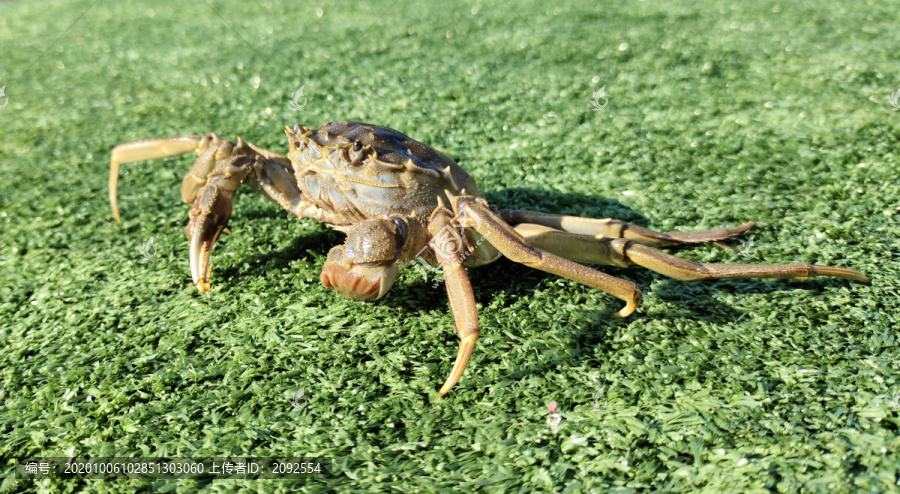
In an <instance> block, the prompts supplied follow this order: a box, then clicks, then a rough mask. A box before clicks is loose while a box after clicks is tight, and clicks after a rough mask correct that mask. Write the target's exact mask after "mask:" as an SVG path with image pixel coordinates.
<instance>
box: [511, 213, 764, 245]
mask: <svg viewBox="0 0 900 494" xmlns="http://www.w3.org/2000/svg"><path fill="white" fill-rule="evenodd" d="M500 217H501V218H503V221H505V222H507V223H509V224H510V225H513V226H516V225H519V224H521V223H531V224H535V225H541V226H546V227H550V228H553V229H556V230H562V231H564V232H568V233H577V234H580V235H591V236H600V237H609V238H625V239H628V240H634V241H635V242H638V243H640V244H644V245H648V246H650V247H669V246H673V245H686V244H697V243H703V242H718V241H721V240H727V239H729V238H732V237H736V236H738V235H740V234H742V233H744V232H746V231H747V230H749V229H750V228H752V227H753V225H754V224H755V223H754V222H752V221H749V222H747V223H744V224H743V225H740V226H736V227H733V228H717V229H715V230H698V231H693V232H668V233H660V232H655V231H653V230H648V229H646V228H642V227H640V226H637V225H632V224H631V223H625V222H624V221H620V220H614V219H611V218H606V219H596V218H582V217H580V216H562V215H558V214H549V213H540V212H537V211H525V210H515V209H504V210H502V211H500Z"/></svg>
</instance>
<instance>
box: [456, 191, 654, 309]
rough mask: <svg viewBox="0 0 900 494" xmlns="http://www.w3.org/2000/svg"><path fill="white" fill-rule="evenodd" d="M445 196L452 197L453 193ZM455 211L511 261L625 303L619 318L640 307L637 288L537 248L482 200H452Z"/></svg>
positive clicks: (457, 198)
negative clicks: (594, 289)
mask: <svg viewBox="0 0 900 494" xmlns="http://www.w3.org/2000/svg"><path fill="white" fill-rule="evenodd" d="M445 193H446V194H447V195H448V196H451V194H450V192H445ZM453 208H454V210H456V211H457V213H464V214H465V215H466V216H467V217H469V224H467V225H466V226H469V227H472V228H474V229H475V230H476V231H477V232H478V233H480V234H481V235H483V236H484V238H485V239H487V241H488V242H490V243H491V245H493V246H494V247H496V248H497V250H499V251H500V252H501V253H502V254H503V255H504V256H506V257H508V258H509V259H510V260H512V261H514V262H518V263H521V264H525V265H527V266H531V267H533V268H536V269H540V270H541V271H546V272H548V273H553V274H555V275H557V276H562V277H564V278H568V279H570V280H574V281H577V282H578V283H581V284H583V285H587V286H589V287H592V288H596V289H598V290H602V291H604V292H606V293H608V294H610V295H612V296H613V297H616V298H618V299H620V300H623V301H625V307H623V308H622V309H621V310H620V311H619V312H618V313H616V317H626V316H629V315H631V314H632V313H633V312H634V311H635V309H637V306H638V304H640V303H641V290H640V289H639V288H638V286H637V285H636V284H634V283H632V282H630V281H626V280H622V279H619V278H615V277H613V276H610V275H608V274H605V273H601V272H599V271H595V270H593V269H591V268H589V267H587V266H582V265H581V264H578V263H576V262H573V261H570V260H568V259H564V258H562V257H559V256H556V255H553V254H551V253H549V252H544V251H542V250H540V249H537V248H535V247H534V246H532V245H531V244H530V243H529V242H528V241H527V240H526V239H525V238H524V237H523V236H522V235H520V234H519V233H518V232H516V230H515V229H514V228H513V227H511V226H509V225H508V224H507V223H506V222H504V221H503V220H502V219H501V218H500V217H499V216H498V215H497V214H496V213H494V212H492V211H491V210H490V208H489V207H488V206H487V203H486V202H484V200H483V199H476V198H474V197H472V196H456V197H453Z"/></svg>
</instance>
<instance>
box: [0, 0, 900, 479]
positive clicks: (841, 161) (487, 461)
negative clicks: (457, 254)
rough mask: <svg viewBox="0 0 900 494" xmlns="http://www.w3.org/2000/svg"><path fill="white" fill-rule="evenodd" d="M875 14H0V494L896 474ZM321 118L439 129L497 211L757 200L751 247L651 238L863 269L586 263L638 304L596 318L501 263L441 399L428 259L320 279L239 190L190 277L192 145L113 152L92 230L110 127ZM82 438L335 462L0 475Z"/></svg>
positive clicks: (107, 445) (759, 8) (627, 216)
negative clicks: (825, 271) (780, 272)
mask: <svg viewBox="0 0 900 494" xmlns="http://www.w3.org/2000/svg"><path fill="white" fill-rule="evenodd" d="M872 3H873V2H869V4H862V3H858V4H853V5H852V6H850V3H849V2H848V3H847V4H846V5H845V6H841V5H839V4H823V5H818V4H816V5H813V4H812V3H808V2H805V1H790V0H789V1H787V2H784V1H779V2H770V1H763V2H740V3H737V4H734V5H725V4H723V3H722V2H713V1H707V0H698V1H693V0H690V1H680V0H676V1H675V2H669V3H665V4H664V3H661V2H639V3H634V2H628V3H625V2H622V3H617V4H615V5H598V4H594V3H592V2H584V3H583V4H577V5H576V4H572V5H555V6H552V5H548V4H545V3H544V2H536V1H535V2H516V3H505V2H500V3H498V4H492V5H485V4H479V3H474V4H473V3H470V4H455V3H452V2H441V3H434V4H431V5H424V6H423V5H422V4H420V3H418V2H413V1H409V0H399V1H397V2H393V3H392V2H390V1H384V2H381V1H379V2H353V3H337V4H330V3H321V4H315V3H309V2H279V1H277V0H265V1H261V2H249V3H245V2H236V1H233V2H218V1H217V2H212V3H209V4H207V3H205V2H189V3H184V2H174V1H160V2H153V3H152V4H151V3H142V2H127V1H126V2H115V3H113V2H109V1H105V0H101V1H96V2H94V1H71V2H62V1H34V2H10V3H2V4H0V53H2V54H3V59H4V63H3V67H2V69H0V86H3V85H5V86H6V88H5V97H0V105H2V104H4V101H6V103H7V106H6V107H5V108H3V109H2V110H0V125H2V129H3V139H0V152H2V156H3V159H2V161H0V176H2V177H3V183H2V185H0V266H2V269H0V348H2V352H0V388H2V390H3V391H2V393H3V394H4V396H3V397H2V398H0V458H2V462H3V465H2V466H0V469H2V470H0V472H2V473H0V475H2V476H3V479H2V483H0V490H2V491H3V492H10V491H29V492H56V491H76V490H79V491H86V492H106V491H108V490H114V491H120V492H127V491H131V490H133V489H135V488H142V487H154V488H160V489H168V490H172V489H174V490H177V491H190V490H193V489H196V488H200V487H203V488H206V489H207V490H209V491H213V492H218V491H232V490H238V489H247V490H251V491H252V490H276V491H281V490H289V489H291V490H293V489H299V490H303V491H309V492H323V491H328V490H332V489H339V490H341V491H347V492H349V491H357V492H376V491H400V492H413V491H421V492H430V491H454V490H459V491H471V490H484V491H489V492H529V491H532V490H534V491H548V492H549V491H552V492H606V491H611V492H632V491H643V490H663V491H681V492H737V491H740V492H764V491H778V492H796V491H804V492H850V491H886V490H893V491H897V490H898V487H897V482H898V475H900V461H898V459H897V458H898V456H897V450H898V447H900V439H898V414H900V404H898V403H897V402H898V401H900V395H898V393H900V371H898V348H897V345H898V337H897V328H898V319H900V316H898V306H900V304H898V288H900V283H898V281H897V279H898V278H897V277H898V266H900V254H898V249H900V226H898V224H897V217H898V214H900V207H898V197H900V194H898V192H900V187H898V185H897V179H898V169H897V166H898V156H897V154H896V152H895V149H896V146H897V142H898V139H900V124H898V122H900V112H894V111H892V105H891V102H890V97H891V94H892V93H893V92H894V91H896V90H897V89H898V86H900V71H898V64H897V60H896V47H897V46H898V43H900V35H898V31H897V30H896V25H897V24H898V13H897V12H898V10H897V9H896V8H895V6H891V5H885V4H882V3H878V4H877V5H872ZM301 86H302V87H303V88H304V93H303V96H302V97H300V98H298V99H297V103H298V106H302V109H300V110H299V111H297V110H294V109H292V107H291V106H290V105H289V103H290V102H291V101H292V94H294V93H295V92H296V91H297V90H298V89H299V88H300V87H301ZM601 88H604V93H603V94H598V90H600V89H601ZM595 95H597V96H596V97H595ZM4 98H8V100H5V99H4ZM591 100H593V101H594V103H595V104H596V106H598V107H599V106H603V105H605V106H603V108H602V109H601V110H598V111H595V105H594V104H592V103H591ZM338 119H355V120H362V121H367V122H371V123H375V124H380V125H387V126H390V127H393V128H396V129H399V130H401V131H404V132H406V133H408V134H409V135H410V136H411V137H413V138H415V139H417V140H420V141H423V142H425V143H428V144H431V145H433V146H437V147H439V148H441V149H443V150H445V151H446V152H447V153H448V154H449V155H450V156H451V157H453V158H454V159H456V160H457V161H458V162H459V163H460V164H461V165H462V166H463V167H464V168H466V169H467V170H468V171H469V172H470V173H471V174H472V175H473V176H474V177H475V178H476V180H477V181H478V183H479V185H480V187H481V189H482V190H484V191H486V195H487V198H488V200H489V201H491V202H492V203H494V204H496V205H499V206H501V207H516V208H523V209H537V210H542V211H548V212H555V213H566V214H576V215H584V216H592V217H609V216H612V217H618V218H620V219H624V220H628V221H633V222H636V223H638V224H640V225H642V226H646V227H650V228H654V229H658V230H661V231H671V230H691V229H701V228H702V229H708V228H717V227H722V226H730V225H736V224H740V223H742V222H744V221H746V220H749V219H752V220H755V221H757V223H758V226H757V227H756V228H755V229H754V230H752V231H751V232H750V235H752V239H753V244H752V248H750V249H748V250H747V257H752V258H754V259H747V258H745V257H744V256H742V255H739V254H737V253H735V252H731V251H728V250H724V249H721V248H718V247H715V246H702V247H698V248H693V249H688V250H681V251H679V252H678V255H680V256H683V257H686V258H689V259H693V260H698V261H703V262H752V261H753V260H755V261H756V262H768V263H790V262H810V263H817V264H830V265H837V266H846V267H853V268H855V269H858V270H860V271H862V272H864V273H866V274H867V275H869V276H870V277H871V279H872V282H873V283H872V286H863V285H861V284H857V283H852V282H849V281H847V280H833V279H814V280H810V281H783V280H774V281H772V280H732V281H717V282H690V283H689V282H679V281H674V280H669V279H667V278H665V277H663V276H660V275H657V274H655V273H651V272H648V271H644V270H641V269H637V268H635V269H627V270H626V269H615V268H603V270H604V271H605V272H607V273H610V274H613V275H615V276H620V277H623V278H626V279H629V280H632V281H635V282H636V283H638V284H639V285H640V286H641V287H642V288H643V289H644V302H643V305H642V306H641V307H640V308H639V310H638V312H637V313H636V314H635V315H633V316H632V317H630V318H627V319H624V320H612V319H609V318H608V316H609V315H610V314H611V313H613V312H614V311H616V310H618V308H619V307H620V303H619V301H617V300H615V299H613V298H612V297H609V296H607V295H604V294H602V293H600V292H598V291H595V290H592V289H589V288H586V287H583V286H581V285H579V284H577V283H574V282H571V281H568V280H564V279H559V278H556V277H554V276H550V275H545V274H543V273H541V272H537V271H534V270H531V269H528V268H526V267H523V266H519V265H515V264H513V263H511V262H508V261H505V260H503V261H500V262H498V263H495V264H494V265H492V266H488V267H485V268H481V269H478V270H472V271H471V277H472V281H473V285H474V286H475V292H476V298H477V301H478V303H479V311H480V315H481V323H482V337H481V340H480V341H479V342H478V347H477V349H476V352H475V355H474V357H473V359H472V362H471V363H470V364H469V367H468V369H467V370H466V373H465V375H464V376H463V379H462V381H461V382H460V384H459V385H457V387H456V388H454V389H453V391H452V392H451V393H450V394H449V395H448V396H447V397H446V398H443V399H439V398H438V397H437V395H436V389H437V387H438V386H440V384H441V383H442V382H443V380H444V378H445V377H446V375H447V373H448V372H449V369H450V366H451V364H452V361H453V358H454V356H455V354H456V349H457V345H458V340H457V337H456V334H455V331H454V330H453V320H452V316H451V314H450V311H449V307H448V304H447V301H446V295H445V293H444V288H443V286H442V284H441V283H440V280H439V279H435V276H434V275H433V274H431V273H429V274H428V275H427V277H426V276H425V275H423V273H421V272H419V271H417V270H415V269H407V270H405V271H404V272H403V273H402V274H401V276H400V278H399V280H398V282H397V284H396V285H395V286H394V288H393V289H392V290H391V292H390V293H389V294H388V296H386V297H385V298H384V299H383V300H382V301H379V302H377V303H357V302H352V301H348V300H344V299H342V298H340V297H339V296H338V295H337V294H336V293H334V292H333V291H331V290H326V289H324V288H323V287H322V286H321V285H320V284H319V282H318V274H319V271H320V269H321V267H322V264H323V262H324V259H325V255H326V254H327V252H328V249H329V248H330V247H331V246H332V245H335V244H337V243H339V242H342V241H343V236H342V235H341V234H339V233H336V232H332V231H330V230H329V229H328V228H327V227H325V226H323V225H321V224H318V223H316V222H314V221H312V220H298V219H296V218H289V217H287V216H286V214H285V213H284V212H283V211H280V210H279V209H277V208H276V207H274V206H273V205H271V204H269V203H267V202H266V201H265V200H264V199H262V198H261V197H259V196H258V195H256V194H254V193H253V192H252V191H249V189H247V190H246V191H243V192H241V193H239V195H238V196H237V199H236V201H235V214H234V217H233V219H232V221H231V223H230V227H231V229H232V230H233V231H234V235H233V236H230V237H223V238H222V239H220V241H219V243H218V245H217V247H216V250H215V252H214V255H213V263H214V268H213V277H212V283H213V290H212V291H211V292H209V293H207V294H204V295H201V294H199V293H197V290H196V289H195V288H193V287H191V286H189V283H190V273H189V269H188V257H187V242H186V241H185V238H184V234H183V227H184V225H185V223H186V221H187V214H186V212H187V210H188V207H187V206H186V205H184V204H181V202H180V198H179V192H178V190H179V187H180V182H181V178H182V177H183V175H184V174H185V173H186V172H187V170H188V168H189V167H190V164H191V161H192V159H191V158H190V157H182V158H176V159H170V160H166V161H154V162H142V163H133V164H128V165H125V167H124V172H123V174H122V177H121V180H120V194H119V202H120V206H121V210H122V218H123V221H122V223H121V224H116V223H114V222H112V221H111V213H110V211H109V206H108V203H107V185H106V184H107V173H108V171H107V170H108V159H109V151H110V149H111V148H112V147H113V146H115V145H116V144H120V143H123V142H129V141H133V140H138V139H143V138H150V137H168V136H174V135H184V134H202V133H205V132H208V131H215V132H217V133H219V134H221V135H223V136H224V137H226V138H235V137H236V136H238V135H240V136H241V137H243V138H244V139H246V140H248V141H251V142H254V143H256V144H258V145H260V146H263V147H266V148H270V149H274V150H284V149H285V148H286V146H287V144H286V141H285V139H284V135H283V133H282V130H281V129H283V127H284V125H286V124H291V125H292V124H294V123H297V122H299V123H302V124H306V125H310V126H318V125H319V124H320V123H321V122H322V121H325V120H338ZM750 235H748V236H747V237H745V239H744V240H747V239H749V238H751V236H750ZM151 239H152V242H150V240H151ZM747 246H748V247H750V244H749V243H748V244H747ZM301 389H303V390H304V397H303V400H302V403H305V406H299V407H295V406H294V405H293V403H292V401H295V400H294V398H295V397H296V396H297V394H298V392H299V390H301ZM307 399H308V403H307V402H306V400H307ZM553 400H555V401H557V402H558V404H559V410H558V412H559V413H560V414H561V416H562V419H563V420H562V422H561V423H560V424H559V425H558V426H557V427H556V428H551V427H550V426H548V424H547V423H546V420H547V410H546V407H547V404H548V403H549V402H551V401H553ZM74 455H81V456H163V455H175V456H225V455H253V456H317V455H318V456H327V457H333V458H335V469H336V470H337V472H338V473H337V475H335V477H333V478H331V479H328V480H326V481H317V482H298V481H260V482H256V483H255V482H249V481H203V482H198V481H154V482H141V481H124V480H123V481H116V482H102V481H86V482H81V483H77V482H53V481H38V482H25V481H17V480H16V479H15V478H14V476H13V465H14V462H15V459H16V458H24V457H27V456H74Z"/></svg>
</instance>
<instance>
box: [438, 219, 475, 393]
mask: <svg viewBox="0 0 900 494" xmlns="http://www.w3.org/2000/svg"><path fill="white" fill-rule="evenodd" d="M451 219H452V214H451V213H450V211H449V210H447V209H446V208H444V207H443V204H441V207H440V208H438V209H436V210H435V211H434V213H432V215H431V221H430V222H429V223H428V232H429V233H430V234H431V236H432V238H433V239H436V240H437V241H438V242H440V239H441V238H442V236H443V235H445V234H454V235H455V234H456V232H455V230H453V229H452V227H451V226H450V221H451ZM456 240H457V243H452V244H451V245H453V246H454V247H455V248H453V247H448V245H447V244H446V243H445V244H437V245H435V246H434V248H433V250H434V253H435V256H436V257H437V260H438V262H439V263H440V264H441V267H442V268H443V270H444V280H445V282H446V284H447V295H448V297H449V298H450V309H451V310H452V311H453V320H454V321H455V322H456V331H457V333H458V334H459V340H460V341H459V351H458V352H457V354H456V362H454V364H453V369H451V370H450V375H449V376H448V377H447V380H446V381H445V382H444V385H443V386H441V389H440V391H438V394H440V395H441V396H444V395H445V394H447V393H448V392H449V391H450V389H451V388H453V386H455V385H456V383H457V382H459V379H460V378H461V377H462V375H463V371H464V370H465V369H466V365H467V364H468V363H469V359H470V358H471V357H472V352H473V351H474V350H475V343H476V342H477V341H478V336H479V328H478V308H477V306H476V305H475V295H474V294H473V292H472V283H471V282H470V281H469V275H468V274H467V273H466V269H465V268H464V267H462V262H463V256H462V249H461V248H459V247H461V246H462V243H461V239H459V238H457V239H456Z"/></svg>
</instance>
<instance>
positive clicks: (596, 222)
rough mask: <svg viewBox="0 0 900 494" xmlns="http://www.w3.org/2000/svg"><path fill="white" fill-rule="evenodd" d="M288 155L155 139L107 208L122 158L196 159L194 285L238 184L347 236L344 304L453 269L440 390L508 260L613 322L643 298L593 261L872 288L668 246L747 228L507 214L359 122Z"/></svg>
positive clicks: (394, 136)
mask: <svg viewBox="0 0 900 494" xmlns="http://www.w3.org/2000/svg"><path fill="white" fill-rule="evenodd" d="M285 133H286V134H287V139H288V143H289V146H290V151H289V153H288V154H287V155H286V156H285V155H282V154H278V153H275V152H272V151H269V150H266V149H262V148H260V147H257V146H255V145H253V144H251V143H249V142H245V141H243V140H242V139H240V138H238V139H237V142H231V141H228V140H226V139H223V138H222V137H220V136H218V135H216V134H214V133H209V134H206V135H203V136H196V135H194V136H180V137H172V138H168V139H148V140H142V141H137V142H132V143H128V144H122V145H119V146H116V147H115V148H114V149H113V151H112V155H111V160H110V176H109V199H110V205H111V207H112V211H113V215H114V217H115V219H116V221H120V217H119V209H118V204H117V199H116V197H117V194H116V190H117V183H118V177H119V167H120V165H122V164H124V163H129V162H134V161H142V160H150V159H159V158H166V157H171V156H177V155H182V154H185V153H189V152H196V153H197V154H198V157H197V159H196V161H195V162H194V164H193V166H192V167H191V169H190V171H189V172H188V174H187V175H186V176H185V177H184V181H183V183H182V186H181V198H182V199H183V200H184V202H185V203H187V204H190V205H192V206H193V207H192V208H191V209H190V212H189V213H188V215H189V217H190V220H189V222H188V224H187V226H186V228H185V234H186V235H187V238H188V241H189V243H190V268H191V276H192V278H193V285H194V286H196V287H197V289H198V290H199V291H200V292H206V291H207V290H209V289H210V269H211V264H210V256H211V253H212V250H213V245H214V244H215V242H216V239H217V238H218V237H219V235H220V234H221V233H222V232H223V231H225V232H226V233H228V230H227V229H226V226H227V224H228V221H229V219H230V218H231V214H232V202H233V200H234V195H235V193H236V192H237V189H238V188H239V187H240V186H241V185H244V184H245V185H249V186H250V187H251V188H253V189H254V190H256V191H257V192H259V193H260V194H262V195H263V197H265V198H266V199H268V200H270V201H272V202H274V203H275V204H277V205H279V206H281V207H282V208H284V209H286V210H287V211H288V212H289V213H290V214H292V215H294V216H297V217H300V218H312V219H315V220H317V221H320V222H323V223H326V224H327V225H329V226H331V227H332V228H334V229H336V230H339V231H341V232H344V233H346V235H347V238H346V241H345V242H344V243H343V245H337V246H334V247H333V248H331V250H330V251H329V252H328V256H327V258H326V261H325V264H324V266H323V268H322V272H321V276H320V280H321V283H322V284H323V285H324V286H325V287H326V288H333V289H335V290H336V291H337V292H338V293H340V294H341V295H343V296H344V297H347V298H350V299H356V300H374V299H378V298H380V297H382V296H384V294H385V293H387V291H388V290H389V289H390V288H391V286H392V285H393V284H394V281H395V280H396V279H397V275H398V272H399V269H400V268H401V267H404V266H407V265H409V264H411V263H413V262H414V261H416V260H420V261H423V262H425V263H427V264H430V265H431V266H435V267H439V268H440V269H442V270H443V274H444V280H445V283H446V287H447V295H448V297H449V300H450V308H451V310H452V313H453V318H454V322H455V325H456V330H457V333H458V335H459V338H460V343H459V349H458V351H457V356H456V361H455V362H454V364H453V367H452V369H451V370H450V374H449V376H448V377H447V379H446V381H445V382H444V384H443V386H441V388H440V390H439V391H438V394H439V395H440V396H444V395H446V394H447V392H449V391H450V389H451V388H453V387H454V386H455V385H456V384H457V383H458V382H459V380H460V378H461V377H462V375H463V371H464V370H465V368H466V365H467V364H468V363H469V360H470V358H471V356H472V353H473V351H474V349H475V343H476V341H477V340H478V337H479V334H480V328H479V322H478V312H477V307H476V304H475V297H474V294H473V291H472V285H471V283H470V281H469V276H468V274H467V271H466V269H467V268H473V267H477V266H482V265H485V264H489V263H491V262H493V261H496V260H497V259H498V258H500V257H501V256H505V257H507V258H509V259H510V260H512V261H514V262H517V263H521V264H525V265H527V266H530V267H533V268H536V269H539V270H542V271H546V272H548V273H553V274H555V275H558V276H562V277H565V278H568V279H570V280H574V281H576V282H578V283H582V284H584V285H587V286H589V287H592V288H595V289H598V290H602V291H604V292H606V293H608V294H609V295H612V296H613V297H616V298H618V299H620V300H622V301H624V302H625V306H624V307H623V308H622V309H621V310H619V311H618V312H616V313H615V314H614V316H613V317H626V316H628V315H630V314H632V313H633V312H634V311H635V309H636V308H637V307H638V305H639V304H640V302H641V290H640V288H639V287H638V286H637V285H636V284H635V283H632V282H630V281H627V280H623V279H619V278H615V277H613V276H610V275H607V274H604V273H602V272H600V271H597V270H594V269H592V268H589V267H587V266H585V265H584V264H601V265H612V266H618V267H628V266H633V265H638V266H642V267H645V268H649V269H651V270H653V271H656V272H657V273H661V274H663V275H665V276H669V277H671V278H675V279H678V280H699V279H716V278H767V277H768V278H793V279H808V278H810V277H813V276H833V277H840V278H848V279H851V280H855V281H858V282H861V283H865V284H869V280H868V278H867V277H866V276H865V275H863V274H862V273H860V272H858V271H856V270H853V269H849V268H842V267H831V266H820V265H811V264H806V263H795V264H782V265H759V264H703V263H697V262H693V261H689V260H685V259H682V258H679V257H675V256H672V255H670V254H667V253H664V252H662V251H660V250H657V249H656V248H657V247H675V246H685V245H690V244H699V243H704V242H715V243H721V242H722V241H724V240H727V239H729V238H732V237H735V236H737V235H740V234H742V233H744V232H745V231H747V230H748V229H750V228H751V227H752V226H753V225H754V223H753V222H752V221H751V222H748V223H745V224H743V225H740V226H736V227H731V228H720V229H714V230H703V231H692V232H668V233H661V232H656V231H653V230H648V229H646V228H642V227H640V226H637V225H633V224H630V223H625V222H623V221H620V220H616V219H610V218H607V219H595V218H583V217H576V216H563V215H557V214H548V213H542V212H535V211H526V210H516V209H499V210H498V209H497V208H496V207H494V206H492V205H490V204H488V203H487V201H485V199H484V197H483V194H482V192H481V191H480V190H479V189H478V186H477V185H476V183H475V180H473V179H472V177H471V176H469V174H468V173H466V172H465V171H464V170H463V169H462V168H461V167H460V166H459V165H457V164H456V163H455V162H454V161H452V160H451V159H449V158H448V157H446V156H444V155H443V154H441V153H440V152H438V151H437V150H435V149H434V148H432V147H429V146H427V145H425V144H422V143H420V142H418V141H415V140H413V139H411V138H409V137H407V136H406V135H404V134H402V133H400V132H398V131H396V130H393V129H390V128H387V127H380V126H376V125H369V124H364V123H360V122H346V121H341V122H325V123H324V124H322V127H321V128H319V129H310V128H307V127H304V126H302V125H299V124H297V125H295V126H294V127H293V128H291V127H286V128H285Z"/></svg>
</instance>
